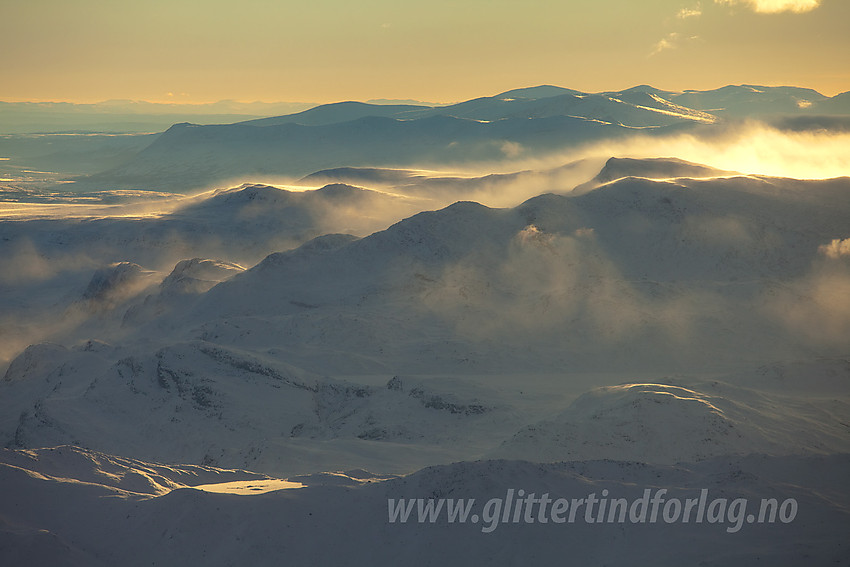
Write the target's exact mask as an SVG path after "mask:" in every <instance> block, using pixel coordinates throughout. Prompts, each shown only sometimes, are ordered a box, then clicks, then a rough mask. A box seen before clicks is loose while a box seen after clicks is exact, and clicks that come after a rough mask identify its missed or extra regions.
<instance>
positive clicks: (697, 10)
mask: <svg viewBox="0 0 850 567" xmlns="http://www.w3.org/2000/svg"><path fill="white" fill-rule="evenodd" d="M699 16H702V6H701V5H700V3H699V2H697V3H696V6H694V7H693V8H682V9H681V10H679V13H678V14H676V18H678V19H680V20H687V19H688V18H698V17H699Z"/></svg>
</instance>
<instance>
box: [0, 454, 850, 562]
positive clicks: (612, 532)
mask: <svg viewBox="0 0 850 567" xmlns="http://www.w3.org/2000/svg"><path fill="white" fill-rule="evenodd" d="M42 459H44V460H47V461H49V463H51V464H58V463H59V462H61V461H63V460H64V461H66V462H65V463H64V465H65V466H63V467H62V468H61V470H62V471H63V472H64V473H65V474H67V475H68V476H67V477H66V478H56V477H54V476H51V475H50V472H48V471H50V469H51V466H50V465H45V464H42ZM88 463H90V464H88ZM42 471H44V472H42ZM139 473H142V475H146V476H148V477H150V476H151V475H152V474H153V475H157V477H160V478H163V479H164V480H167V482H168V483H169V485H170V486H171V487H174V488H176V486H175V485H177V486H179V485H180V484H193V483H194V482H197V480H200V479H201V478H203V477H207V478H208V477H209V476H219V477H221V478H220V479H219V480H220V481H224V480H226V479H227V478H234V477H235V478H244V477H249V473H244V472H240V471H216V470H212V469H208V468H201V467H193V468H186V467H162V466H159V465H152V464H148V463H143V462H139V461H132V460H127V459H120V458H115V457H110V456H108V455H102V454H97V453H90V452H86V451H81V450H79V449H72V448H67V447H65V448H59V449H56V450H52V451H50V450H45V451H38V452H32V453H28V454H22V453H18V452H10V451H5V450H4V451H3V453H2V464H0V474H2V481H3V486H4V487H8V488H9V489H10V490H9V492H8V497H7V498H4V499H3V500H2V501H0V514H2V516H3V517H4V518H5V520H4V524H3V527H2V532H0V534H2V536H0V537H2V541H3V546H2V550H3V551H2V553H3V554H4V558H6V559H10V560H11V559H13V558H15V559H18V558H19V559H20V560H25V561H26V562H27V564H29V565H89V566H91V565H114V564H121V565H149V564H151V563H156V564H161V563H162V564H195V563H204V564H208V565H229V564H235V563H246V564H252V565H261V564H272V563H277V562H278V561H280V560H282V559H284V560H285V561H286V562H287V563H289V564H293V565H340V564H346V565H375V564H417V565H425V564H428V565H430V564H441V565H469V564H480V563H482V562H488V563H499V564H510V565H514V564H517V565H518V564H524V563H527V562H528V561H534V562H540V563H553V562H559V561H563V560H564V558H565V557H569V558H570V560H571V561H577V562H582V563H586V564H597V563H605V564H624V560H625V558H628V562H629V563H634V562H644V561H645V562H651V563H652V564H654V565H681V564H682V563H688V564H691V563H694V564H696V563H700V564H703V565H752V564H754V563H757V562H769V563H770V564H771V565H799V564H802V563H808V564H812V563H816V564H833V563H844V562H846V561H847V559H848V555H847V549H846V546H845V545H843V544H842V541H843V535H844V534H845V533H846V530H847V528H848V525H850V512H848V501H847V495H846V491H845V490H844V478H846V475H847V473H848V462H847V458H846V456H834V457H816V458H788V457H786V458H775V457H774V458H770V457H763V456H753V457H748V458H731V459H730V458H724V459H715V460H711V461H707V462H704V463H700V464H699V465H692V466H650V465H643V464H639V463H634V462H622V461H590V462H573V463H559V464H553V465H535V464H531V463H527V462H518V461H479V462H474V463H457V464H453V465H448V466H441V467H431V468H428V469H425V470H423V471H420V472H418V473H416V474H414V475H410V476H406V477H403V478H398V479H392V478H390V479H385V478H381V477H373V476H371V475H368V474H363V473H362V472H361V471H353V472H351V473H349V474H348V475H342V474H337V475H326V476H325V477H324V479H320V478H317V479H313V480H311V481H310V484H309V485H308V486H307V487H305V488H300V489H294V490H292V489H290V490H279V491H276V492H270V493H262V492H260V493H258V494H256V495H253V496H247V495H246V496H241V495H234V494H215V493H211V492H206V491H200V490H193V489H186V488H184V489H177V490H172V491H171V492H168V493H167V494H164V495H158V496H153V497H152V496H151V494H150V491H148V492H145V491H141V492H133V491H126V490H121V489H119V488H115V487H113V484H114V482H112V481H111V480H110V478H115V477H116V476H120V475H124V477H125V478H126V477H127V476H133V475H138V474H139ZM194 475H197V480H192V481H191V482H187V477H191V476H194ZM92 477H94V478H92ZM175 477H176V478H175ZM78 478H80V479H81V480H84V482H79V481H77V479H78ZM249 478H250V477H249ZM254 478H255V479H256V478H257V477H256V476H255V477H254ZM91 480H95V482H94V483H92V482H91ZM323 480H324V481H325V482H323ZM317 481H318V483H317ZM328 481H329V482H328ZM252 482H253V483H256V484H257V485H261V480H260V479H257V480H253V481H252ZM814 486H817V489H814V488H808V487H814ZM659 488H664V489H666V490H667V493H666V494H663V495H662V496H663V497H664V498H666V500H665V502H666V501H669V500H673V499H676V498H678V499H679V500H680V502H682V501H684V500H685V499H688V498H696V497H699V495H700V491H701V490H703V489H705V490H707V491H708V492H707V499H711V501H713V500H714V499H718V498H726V505H727V506H728V509H727V506H724V509H723V511H722V513H721V514H722V516H721V520H720V521H717V520H714V521H711V520H707V519H705V518H704V519H703V520H702V521H701V522H699V523H697V522H695V520H694V517H695V514H694V516H693V517H692V518H691V520H690V521H689V522H688V523H681V522H679V523H664V522H663V521H662V519H661V518H662V512H661V509H659V512H658V520H657V522H656V523H649V521H648V520H646V521H645V522H644V523H640V522H638V523H631V521H630V520H629V519H628V518H626V520H625V521H624V522H622V523H618V522H616V521H615V522H614V523H607V522H603V523H595V522H593V520H594V519H595V518H594V517H593V516H591V522H592V523H588V522H586V520H585V517H584V514H583V513H582V512H584V510H581V511H580V512H579V513H578V514H577V515H576V517H575V521H574V522H569V521H567V522H566V523H553V522H551V521H548V522H547V523H545V524H544V523H540V522H539V521H538V520H537V517H536V515H532V516H530V517H531V519H532V521H533V522H534V523H526V520H525V519H524V518H525V516H524V514H522V513H520V514H518V518H519V522H518V523H512V522H510V518H511V516H510V515H507V516H506V517H507V518H508V521H506V522H500V523H499V524H495V527H494V529H493V531H491V532H490V533H485V532H483V531H482V528H484V527H486V526H494V523H493V522H485V521H484V520H483V519H482V518H484V517H488V518H489V517H490V516H484V515H483V508H484V506H485V503H486V502H487V501H488V500H489V499H491V498H502V499H505V498H506V494H507V491H508V490H509V489H513V490H514V492H517V491H518V490H523V491H524V493H528V494H534V495H535V496H537V497H540V496H541V495H542V494H544V493H545V494H547V495H549V497H550V498H551V499H552V500H555V499H557V498H568V499H573V498H574V499H578V498H586V497H587V496H588V495H589V494H591V493H592V494H594V495H595V497H596V498H602V497H603V496H602V495H608V497H609V498H610V499H611V500H612V501H613V499H614V498H626V499H627V502H633V501H636V500H638V499H640V498H641V496H642V494H643V492H644V491H645V490H649V491H650V493H651V494H654V493H655V491H656V490H658V489H659ZM399 498H425V499H427V498H434V499H438V498H464V499H471V498H474V499H475V502H474V503H473V507H474V510H475V512H476V513H477V514H482V516H481V517H478V521H477V522H474V521H473V518H472V515H471V514H470V515H468V516H467V519H466V521H464V522H461V521H459V520H456V521H455V522H453V523H450V522H449V521H448V520H447V519H446V513H445V511H443V512H442V514H441V516H440V517H439V519H438V520H437V521H435V522H434V523H428V522H426V523H422V524H420V523H418V522H417V521H416V520H415V518H416V515H417V513H416V512H414V515H413V518H412V519H411V520H410V521H408V522H406V523H401V522H395V523H391V522H389V520H388V504H387V501H388V499H396V500H397V499H399ZM736 498H744V499H747V501H746V505H747V507H746V508H744V511H745V512H749V513H751V514H753V517H754V519H755V514H756V513H757V509H758V506H759V503H760V502H761V499H763V498H775V499H777V502H783V503H784V502H785V501H786V500H787V499H789V498H792V499H794V501H795V502H796V503H797V510H798V512H797V514H796V515H795V516H794V517H793V520H792V521H790V522H788V523H783V522H782V521H780V520H779V519H775V520H774V522H773V523H767V522H764V523H758V522H755V521H754V522H753V523H748V522H747V521H746V513H745V514H744V515H742V516H740V517H741V519H740V520H737V518H738V510H739V509H740V507H739V506H738V505H736V506H735V507H732V506H731V505H729V503H730V502H731V501H732V500H733V499H736ZM81 509H85V510H86V514H79V513H75V512H74V510H81ZM597 509H598V505H597ZM57 510H61V512H59V513H57ZM443 510H445V507H444V508H443ZM647 516H648V514H647ZM712 517H713V518H716V517H715V516H712ZM562 518H563V519H564V520H568V514H564V515H563V517H562ZM736 526H737V531H735V530H736ZM729 530H732V533H730V531H729ZM331 542H332V543H331Z"/></svg>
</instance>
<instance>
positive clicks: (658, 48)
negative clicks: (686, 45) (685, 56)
mask: <svg viewBox="0 0 850 567" xmlns="http://www.w3.org/2000/svg"><path fill="white" fill-rule="evenodd" d="M695 39H699V36H696V35H692V36H687V37H685V36H683V35H682V34H680V33H679V32H670V33H668V34H667V35H666V36H664V37H663V38H662V39H661V40H660V41H659V42H658V43H656V44H655V47H653V49H652V52H651V53H650V54H649V56H650V57H652V56H653V55H658V54H659V53H661V52H662V51H666V50H668V49H678V48H679V47H681V45H682V43H683V41H693V40H695Z"/></svg>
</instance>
